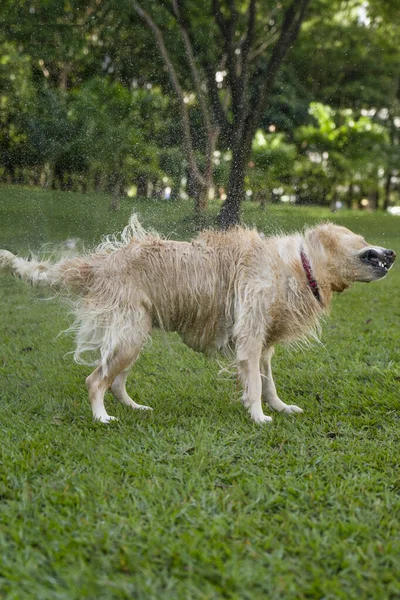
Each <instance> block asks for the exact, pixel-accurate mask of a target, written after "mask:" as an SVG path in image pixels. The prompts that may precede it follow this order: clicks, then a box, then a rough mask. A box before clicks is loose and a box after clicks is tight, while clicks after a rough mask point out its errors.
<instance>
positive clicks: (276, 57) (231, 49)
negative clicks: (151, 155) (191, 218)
mask: <svg viewBox="0 0 400 600" xmlns="http://www.w3.org/2000/svg"><path fill="white" fill-rule="evenodd" d="M308 3H309V0H292V2H290V1H288V0H283V1H282V2H280V3H277V2H273V1H272V0H270V1H269V2H268V1H265V2H263V3H261V2H260V3H258V2H257V0H249V1H248V2H243V1H239V0H236V1H235V0H229V1H228V0H210V4H209V7H208V11H207V12H205V10H204V5H203V4H202V5H201V6H199V4H198V2H195V1H194V0H157V1H156V2H154V3H153V6H154V8H153V9H152V10H151V11H150V10H147V9H145V8H144V6H143V4H142V3H140V1H136V0H133V4H132V5H133V8H134V10H135V11H136V13H137V14H138V15H139V16H140V18H141V19H143V21H144V22H145V23H146V25H147V26H148V28H149V30H150V31H151V33H152V35H153V36H154V39H155V42H156V46H157V48H158V51H159V53H160V54H161V56H162V59H163V61H164V65H165V68H166V70H167V72H168V74H169V78H170V82H171V85H172V87H173V89H174V91H175V94H176V95H177V97H178V100H179V107H180V114H181V120H182V129H183V140H184V147H185V153H186V155H187V160H188V163H189V167H190V170H191V174H192V177H193V179H194V180H195V181H196V182H197V184H198V186H199V197H198V200H197V208H198V209H201V208H203V207H204V205H205V202H204V198H205V194H206V193H207V188H208V187H209V186H210V185H211V183H212V159H213V153H214V152H215V149H216V145H217V142H218V140H219V142H220V145H221V147H222V148H223V149H229V150H230V151H231V153H232V161H231V169H230V174H229V180H228V187H227V198H226V200H225V203H224V205H223V207H222V209H221V212H220V215H219V224H220V225H221V227H223V228H227V227H229V226H231V225H233V224H235V223H237V222H238V219H239V209H240V204H241V201H242V199H243V197H244V181H245V174H246V169H247V165H248V162H249V159H250V156H251V149H252V141H253V137H254V135H255V132H256V131H257V128H258V127H259V124H260V121H261V119H262V117H263V113H264V111H265V107H266V105H267V103H268V101H269V99H270V96H271V93H272V90H273V86H274V82H275V79H276V76H277V74H278V72H279V69H280V68H281V65H282V63H283V61H284V59H285V57H286V55H287V53H288V52H289V50H290V49H291V48H292V47H293V44H294V42H295V40H296V38H297V36H298V34H299V30H300V26H301V24H302V22H303V20H304V17H305V13H306V8H307V5H308ZM163 25H164V29H165V30H166V31H167V35H164V33H163V31H162V26H163ZM167 38H168V40H169V41H170V44H171V45H170V47H168V44H167ZM178 48H179V49H180V51H179V50H177V49H178ZM183 56H184V57H185V59H186V65H187V68H186V72H184V73H183V74H182V66H181V62H182V57H183ZM186 90H188V91H186ZM191 98H192V99H196V100H197V102H198V106H199V109H200V112H201V118H202V129H203V132H204V136H203V139H204V154H205V157H206V160H205V167H204V169H203V170H201V169H200V168H199V164H198V161H197V160H196V155H195V151H194V148H195V143H196V140H195V133H194V132H193V130H192V127H191V121H190V116H189V103H190V99H191Z"/></svg>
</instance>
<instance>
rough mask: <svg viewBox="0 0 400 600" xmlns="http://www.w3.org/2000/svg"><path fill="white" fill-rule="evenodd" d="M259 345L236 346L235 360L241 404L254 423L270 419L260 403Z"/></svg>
mask: <svg viewBox="0 0 400 600" xmlns="http://www.w3.org/2000/svg"><path fill="white" fill-rule="evenodd" d="M260 358H261V345H260V346H258V345H257V347H252V348H240V347H239V348H238V349H237V350H236V360H237V368H238V373H239V377H240V379H241V382H242V385H243V404H244V405H245V406H246V407H247V408H248V409H249V411H250V415H251V418H252V419H253V421H255V422H256V423H266V422H267V421H272V419H271V417H267V415H264V413H263V409H262V404H261V390H262V384H261V373H260Z"/></svg>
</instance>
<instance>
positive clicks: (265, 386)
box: [261, 347, 303, 414]
mask: <svg viewBox="0 0 400 600" xmlns="http://www.w3.org/2000/svg"><path fill="white" fill-rule="evenodd" d="M273 354H274V348H273V347H270V348H267V349H266V350H264V352H263V354H262V357H261V372H262V374H263V378H262V397H263V400H264V401H265V402H266V403H267V404H269V406H270V407H271V408H273V409H274V410H276V411H277V412H283V413H287V414H290V413H300V412H303V410H302V409H301V408H299V407H298V406H296V405H294V404H285V403H284V402H282V400H281V399H280V398H279V396H278V394H277V393H276V387H275V383H274V379H273V377H272V368H271V359H272V356H273Z"/></svg>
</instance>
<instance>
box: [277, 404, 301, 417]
mask: <svg viewBox="0 0 400 600" xmlns="http://www.w3.org/2000/svg"><path fill="white" fill-rule="evenodd" d="M279 412H282V413H284V414H285V415H292V414H294V413H302V412H303V409H302V408H300V407H299V406H296V405H295V404H285V407H284V408H282V410H280V411H279Z"/></svg>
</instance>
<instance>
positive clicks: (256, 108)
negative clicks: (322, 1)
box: [247, 0, 310, 134]
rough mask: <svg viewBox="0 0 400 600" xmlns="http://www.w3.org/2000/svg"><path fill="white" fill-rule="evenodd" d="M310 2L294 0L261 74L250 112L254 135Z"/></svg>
mask: <svg viewBox="0 0 400 600" xmlns="http://www.w3.org/2000/svg"><path fill="white" fill-rule="evenodd" d="M309 2H310V0H293V2H292V4H291V5H290V6H289V8H288V9H287V11H286V14H285V17H284V19H283V23H282V27H281V33H280V36H279V39H278V41H277V42H276V44H275V46H274V49H273V51H272V55H271V58H270V60H269V62H268V65H267V67H266V69H265V70H264V71H263V72H262V73H261V78H262V83H261V86H260V89H259V92H258V95H257V98H256V99H255V102H254V105H253V107H252V110H251V111H250V114H249V118H248V122H247V127H248V130H249V131H251V133H252V134H254V127H255V125H256V124H257V123H258V122H259V120H260V117H261V114H262V111H263V109H264V106H265V103H266V100H267V97H268V95H269V93H270V92H271V90H272V88H273V85H274V81H275V77H276V74H277V72H278V69H279V67H280V66H281V64H282V62H283V60H284V58H285V56H286V54H287V53H288V51H289V50H290V48H291V46H292V44H293V42H294V41H295V39H296V37H297V35H298V33H299V30H300V26H301V24H302V22H303V20H304V16H305V12H306V9H307V6H308V4H309Z"/></svg>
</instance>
